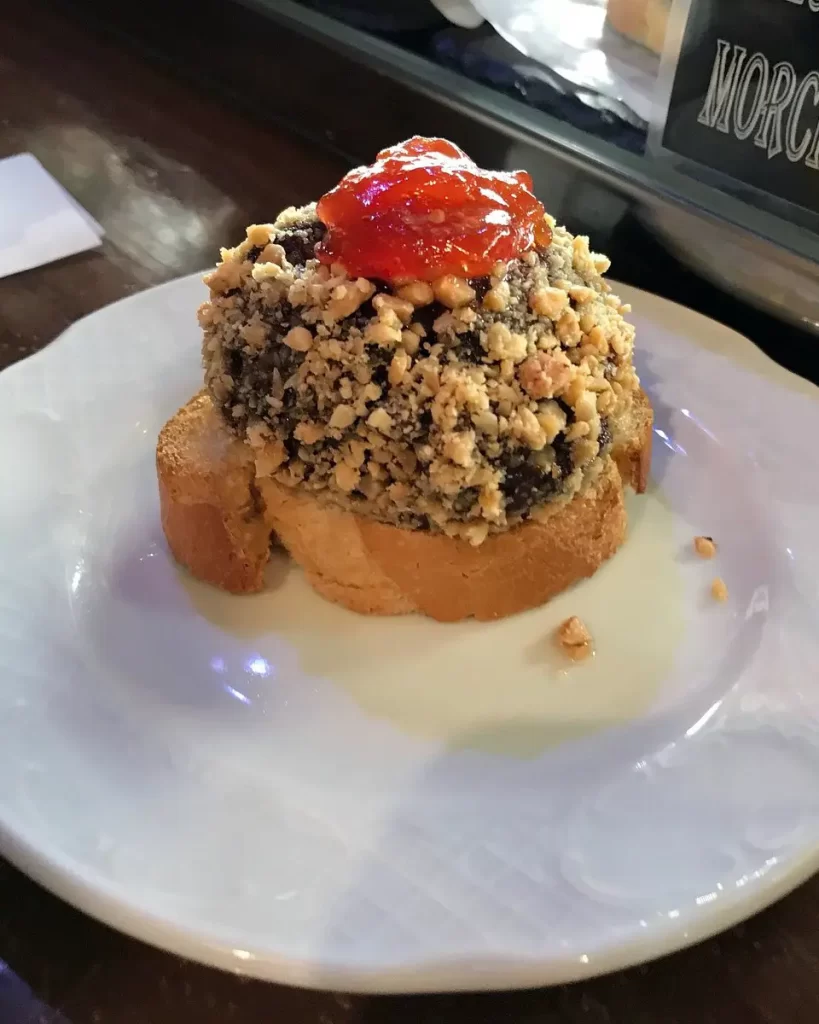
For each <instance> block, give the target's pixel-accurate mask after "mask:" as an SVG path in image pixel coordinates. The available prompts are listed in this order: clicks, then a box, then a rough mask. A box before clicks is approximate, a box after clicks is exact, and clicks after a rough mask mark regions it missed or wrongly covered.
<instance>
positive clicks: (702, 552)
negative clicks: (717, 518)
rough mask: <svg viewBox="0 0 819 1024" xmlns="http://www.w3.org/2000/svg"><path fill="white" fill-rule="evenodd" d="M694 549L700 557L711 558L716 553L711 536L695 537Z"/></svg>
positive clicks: (715, 546)
mask: <svg viewBox="0 0 819 1024" xmlns="http://www.w3.org/2000/svg"><path fill="white" fill-rule="evenodd" d="M694 550H695V551H696V552H697V554H698V555H699V556H700V558H713V557H714V555H715V554H716V553H717V545H716V544H715V543H714V538H713V537H695V538H694Z"/></svg>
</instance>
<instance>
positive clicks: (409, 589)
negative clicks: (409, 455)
mask: <svg viewBox="0 0 819 1024" xmlns="http://www.w3.org/2000/svg"><path fill="white" fill-rule="evenodd" d="M633 426H634V433H633V434H631V436H629V438H628V439H624V443H621V444H620V445H619V447H618V445H617V439H615V448H616V450H615V457H614V458H613V459H607V460H606V462H605V464H604V468H603V471H602V472H601V474H600V477H599V478H598V480H597V481H596V482H595V483H594V484H593V485H592V486H590V487H587V488H586V489H585V490H584V491H583V492H581V493H580V494H578V495H577V496H576V497H575V498H573V499H572V500H571V501H567V502H562V503H561V502H555V503H554V504H553V505H551V506H547V507H546V508H545V509H544V510H543V511H542V514H541V515H540V516H539V518H538V520H534V519H532V520H530V521H527V522H526V523H524V524H523V525H521V526H518V527H516V528H514V529H511V530H507V531H505V532H503V533H498V534H492V535H490V536H489V537H488V538H487V539H486V540H485V541H484V543H483V544H481V545H479V546H478V547H473V546H472V545H470V544H469V543H468V542H467V541H465V540H461V539H451V538H449V537H446V536H445V535H443V534H440V533H432V532H421V531H414V530H404V529H400V528H398V527H395V526H391V525H388V524H384V523H379V522H376V521H374V520H371V519H366V518H364V517H362V516H357V515H355V514H353V513H351V512H349V511H346V510H344V509H342V508H339V507H336V506H334V505H330V504H326V503H323V502H320V501H318V500H317V499H316V498H315V496H313V495H311V494H309V493H308V492H306V491H304V490H302V489H300V488H298V487H286V486H284V485H282V484H280V483H278V482H276V481H274V480H273V479H272V478H269V477H268V478H259V479H257V480H255V482H254V463H253V453H252V451H251V449H250V448H249V446H248V445H246V444H244V443H243V442H241V441H238V440H235V439H233V438H232V437H231V436H230V435H229V434H228V431H227V429H226V427H225V426H224V424H223V422H222V419H221V416H220V414H219V413H218V412H217V410H216V409H215V408H214V407H213V405H212V403H211V399H210V397H209V396H208V395H207V394H205V393H202V394H199V395H197V396H196V397H195V398H193V399H191V401H190V402H189V403H188V404H187V405H186V406H183V408H182V409H180V410H179V412H177V413H176V415H175V416H174V417H173V418H172V419H171V420H170V421H169V423H168V424H167V425H166V426H165V427H164V428H163V430H162V432H161V434H160V437H159V443H158V445H157V471H158V476H159V492H160V507H161V514H162V526H163V529H164V531H165V535H166V537H167V539H168V544H169V546H170V549H171V551H172V553H173V554H174V557H175V558H176V559H177V560H178V561H179V562H181V563H182V564H183V565H185V566H186V567H187V568H188V569H189V570H190V571H191V572H192V573H193V574H194V575H195V576H197V577H198V578H199V579H202V580H205V581H206V582H208V583H212V584H214V585H216V586H219V587H223V588H224V589H227V590H230V591H233V592H237V593H241V592H249V591H254V590H259V589H261V588H262V586H263V577H264V568H265V564H266V562H267V558H268V550H269V542H270V537H271V535H273V534H275V535H276V536H277V537H278V539H279V540H280V541H281V543H282V544H283V545H284V547H285V548H286V549H287V550H288V552H289V553H290V555H291V557H292V558H293V559H294V560H295V561H296V562H298V563H299V564H300V565H301V566H302V567H303V568H304V571H305V574H306V577H307V579H308V581H309V582H310V584H311V585H312V586H313V587H314V589H315V590H316V591H317V592H318V593H320V594H321V595H322V596H324V597H326V598H327V599H329V600H331V601H334V602H336V603H337V604H340V605H343V606H344V607H346V608H349V609H351V610H353V611H356V612H361V613H364V614H375V615H398V614H406V613H408V612H420V613H423V614H425V615H428V616H430V617H431V618H434V619H438V620H439V621H457V620H461V619H465V618H469V617H474V618H476V619H480V620H488V619H497V618H502V617H504V616H506V615H512V614H515V613H517V612H521V611H525V610H526V609H528V608H533V607H536V606H538V605H540V604H542V603H544V602H545V601H548V600H549V599H550V598H551V597H554V596H555V594H557V593H559V592H560V591H561V590H564V589H565V588H566V587H568V586H571V584H573V583H575V582H577V581H578V580H580V579H583V578H584V577H587V576H591V575H592V573H594V572H595V570H596V569H597V568H598V567H599V566H600V565H601V564H602V562H604V561H605V560H606V559H607V558H609V557H610V556H611V555H613V554H614V552H615V551H616V550H617V548H618V547H619V546H620V544H621V543H622V541H623V539H624V537H625V531H626V513H625V506H624V503H623V482H624V480H625V481H626V482H628V483H630V484H631V485H632V486H634V487H635V489H637V490H642V489H644V487H645V481H646V476H647V472H648V463H649V459H650V438H651V407H650V405H649V403H648V399H647V398H645V397H644V396H643V398H642V399H641V401H640V402H639V403H638V404H636V405H635V412H634V424H633ZM618 467H619V468H618Z"/></svg>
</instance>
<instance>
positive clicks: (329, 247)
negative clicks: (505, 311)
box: [316, 136, 551, 282]
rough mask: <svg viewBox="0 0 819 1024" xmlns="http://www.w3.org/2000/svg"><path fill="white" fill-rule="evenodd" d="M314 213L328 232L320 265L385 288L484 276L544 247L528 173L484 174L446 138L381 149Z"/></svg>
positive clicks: (545, 233)
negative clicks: (415, 281) (387, 283)
mask: <svg viewBox="0 0 819 1024" xmlns="http://www.w3.org/2000/svg"><path fill="white" fill-rule="evenodd" d="M317 212H318V216H319V218H320V220H322V221H323V222H324V224H325V225H326V226H327V234H326V235H325V237H324V239H323V240H322V241H321V242H320V243H319V245H318V246H317V247H316V255H317V256H318V258H319V259H320V260H321V262H322V263H340V264H341V265H342V266H343V267H344V269H345V270H346V271H347V273H348V274H350V275H351V276H354V277H370V278H380V279H381V280H384V281H392V282H400V281H402V280H404V281H406V280H413V279H421V280H426V281H432V280H434V279H435V278H437V277H441V276H442V275H443V274H455V275H456V276H458V277H483V276H485V275H487V274H489V273H491V270H492V267H493V266H494V264H495V263H497V262H498V261H499V260H500V261H502V262H504V263H505V262H508V261H509V260H511V259H514V258H515V257H517V256H520V255H522V254H523V253H524V252H526V251H527V250H529V249H531V248H532V247H533V246H537V247H538V248H541V249H543V248H546V247H547V246H548V245H549V243H550V242H551V231H550V229H549V226H548V224H547V223H546V221H545V220H544V209H543V206H542V205H541V203H540V202H538V200H537V199H536V198H535V196H534V194H533V192H532V178H531V176H530V175H529V174H527V172H526V171H512V172H503V171H485V170H483V169H482V168H480V167H478V166H477V164H475V163H474V162H473V161H472V160H470V158H469V157H468V156H467V155H466V153H464V151H463V150H462V149H459V147H458V146H455V145H453V143H451V142H447V141H446V140H445V139H427V138H422V137H420V136H414V137H413V138H411V139H407V141H406V142H402V143H400V144H399V145H397V146H391V147H390V148H389V149H382V150H381V152H380V153H379V154H378V158H377V159H376V162H375V163H374V164H371V165H370V166H369V167H357V168H355V170H352V171H350V173H349V174H347V175H346V176H345V177H344V178H342V180H341V181H340V182H339V184H338V185H337V186H336V187H335V188H334V189H331V190H330V191H329V192H328V193H327V194H326V195H324V196H322V198H321V199H320V200H319V203H318V208H317Z"/></svg>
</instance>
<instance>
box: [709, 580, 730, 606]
mask: <svg viewBox="0 0 819 1024" xmlns="http://www.w3.org/2000/svg"><path fill="white" fill-rule="evenodd" d="M711 596H712V597H713V598H715V599H716V600H717V601H727V600H728V587H727V586H726V585H725V580H724V579H721V578H720V577H719V576H717V578H716V579H715V580H713V582H712V583H711Z"/></svg>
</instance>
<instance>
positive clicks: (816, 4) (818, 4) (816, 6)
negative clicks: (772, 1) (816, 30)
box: [788, 0, 819, 14]
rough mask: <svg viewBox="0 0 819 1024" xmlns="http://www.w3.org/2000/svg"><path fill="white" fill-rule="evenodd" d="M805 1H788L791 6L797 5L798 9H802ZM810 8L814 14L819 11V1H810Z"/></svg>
mask: <svg viewBox="0 0 819 1024" xmlns="http://www.w3.org/2000/svg"><path fill="white" fill-rule="evenodd" d="M804 2H805V0H788V3H789V4H796V6H797V7H801V6H802V4H803V3H804ZM808 7H810V9H811V10H812V11H813V12H814V14H815V13H816V12H817V11H819V0H808Z"/></svg>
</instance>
